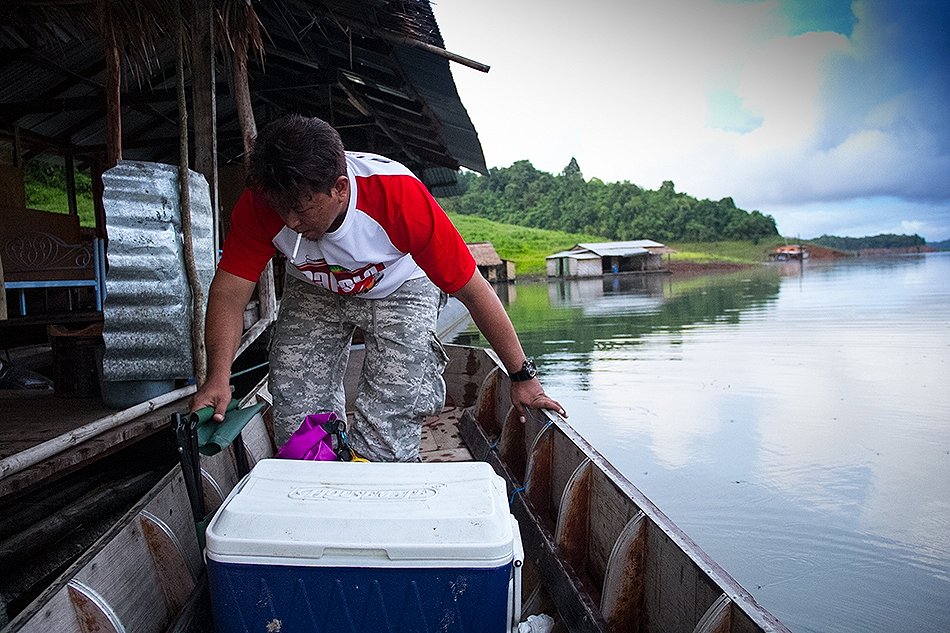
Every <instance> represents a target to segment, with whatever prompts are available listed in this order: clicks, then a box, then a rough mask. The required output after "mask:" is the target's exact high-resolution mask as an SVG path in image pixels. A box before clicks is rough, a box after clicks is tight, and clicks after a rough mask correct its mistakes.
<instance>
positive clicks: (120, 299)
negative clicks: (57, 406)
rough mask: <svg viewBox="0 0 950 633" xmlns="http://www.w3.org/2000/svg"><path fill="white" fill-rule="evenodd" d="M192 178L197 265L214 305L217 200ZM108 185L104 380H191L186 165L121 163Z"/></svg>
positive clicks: (105, 176)
mask: <svg viewBox="0 0 950 633" xmlns="http://www.w3.org/2000/svg"><path fill="white" fill-rule="evenodd" d="M190 173H191V180H190V183H191V187H190V191H191V217H192V232H193V235H194V251H195V260H196V266H197V267H198V275H199V278H200V280H201V285H202V286H203V288H204V297H205V300H206V299H207V296H208V287H209V286H210V284H211V278H212V276H213V275H214V267H215V257H214V240H213V237H212V232H211V223H212V217H211V198H210V194H209V191H208V184H207V182H206V181H205V179H204V176H202V175H201V174H198V173H196V172H190ZM102 180H103V183H104V185H105V191H104V193H103V202H104V204H105V207H106V217H107V218H108V223H107V227H108V231H109V250H108V262H109V268H108V271H107V272H106V301H105V304H104V306H103V318H104V321H105V325H104V327H103V338H104V339H105V345H106V351H105V357H104V359H103V375H104V377H105V378H106V379H107V380H113V381H117V380H167V379H171V378H190V377H191V376H192V375H193V371H192V355H191V321H192V310H191V291H190V289H189V286H188V280H187V277H186V275H185V264H184V251H183V244H184V243H183V240H182V234H181V211H180V209H179V201H178V189H179V187H178V167H175V166H172V165H163V164H159V163H144V162H135V161H121V162H120V163H119V164H118V165H117V166H116V167H114V168H112V169H110V170H109V171H107V172H106V173H105V174H103V177H102Z"/></svg>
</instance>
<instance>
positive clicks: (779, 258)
mask: <svg viewBox="0 0 950 633" xmlns="http://www.w3.org/2000/svg"><path fill="white" fill-rule="evenodd" d="M801 259H808V249H806V248H805V247H804V246H802V245H801V244H787V245H785V246H779V247H778V248H776V249H775V250H774V251H772V252H771V253H769V261H773V262H785V261H789V260H801Z"/></svg>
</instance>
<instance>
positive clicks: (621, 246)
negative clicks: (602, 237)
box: [574, 240, 663, 257]
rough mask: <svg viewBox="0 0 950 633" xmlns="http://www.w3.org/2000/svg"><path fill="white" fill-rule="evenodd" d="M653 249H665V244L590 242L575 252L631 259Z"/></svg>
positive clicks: (644, 241)
mask: <svg viewBox="0 0 950 633" xmlns="http://www.w3.org/2000/svg"><path fill="white" fill-rule="evenodd" d="M651 248H663V244H660V243H659V242H654V241H653V240H634V241H629V242H588V243H586V244H578V245H577V246H575V247H574V249H575V250H578V249H584V250H588V251H590V252H592V253H597V254H598V255H600V256H601V257H630V256H632V255H643V254H645V253H648V252H650V251H649V250H648V249H651Z"/></svg>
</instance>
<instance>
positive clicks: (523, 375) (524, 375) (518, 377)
mask: <svg viewBox="0 0 950 633" xmlns="http://www.w3.org/2000/svg"><path fill="white" fill-rule="evenodd" d="M537 375H538V370H537V368H536V367H535V366H534V361H533V360H531V359H530V358H526V359H525V360H524V363H522V364H521V370H520V371H516V372H514V373H513V374H508V377H509V378H511V381H512V382H524V381H525V380H531V379H532V378H534V377H535V376H537Z"/></svg>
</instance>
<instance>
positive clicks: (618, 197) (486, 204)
mask: <svg viewBox="0 0 950 633" xmlns="http://www.w3.org/2000/svg"><path fill="white" fill-rule="evenodd" d="M459 192H460V193H459V194H458V195H455V196H452V197H448V198H442V199H441V200H440V202H441V203H442V204H443V206H444V207H445V208H446V209H447V210H449V211H455V212H457V213H464V214H468V215H476V216H480V217H484V218H488V219H490V220H495V221H496V222H504V223H506V224H517V225H521V226H530V227H535V228H544V229H557V230H560V231H568V232H572V233H589V234H593V235H601V236H603V237H605V238H607V239H611V240H636V239H652V240H657V241H665V242H670V241H685V242H713V241H718V240H752V241H753V242H758V240H759V239H761V238H766V237H773V236H777V235H778V230H777V229H776V226H775V220H774V219H773V218H772V217H771V216H769V215H765V214H763V213H761V212H759V211H751V212H749V211H745V210H743V209H740V208H738V207H736V205H735V202H733V200H732V198H723V199H722V200H719V201H712V200H699V199H696V198H694V197H692V196H689V195H687V194H685V193H681V192H677V191H676V190H675V186H674V184H673V182H672V181H669V180H667V181H665V182H664V183H663V184H662V185H661V186H660V188H659V189H656V190H650V189H644V188H642V187H639V186H637V185H635V184H633V183H630V182H627V181H624V182H617V183H605V182H603V181H601V180H599V179H597V178H591V179H590V180H585V179H584V176H583V174H582V173H581V169H580V166H579V165H578V164H577V161H576V160H575V159H574V158H571V162H570V163H569V164H568V165H567V167H565V168H564V170H563V171H562V172H561V173H560V174H557V175H554V174H550V173H548V172H544V171H540V170H538V169H535V167H534V166H533V165H532V164H531V162H530V161H527V160H520V161H517V162H515V163H514V164H512V165H511V166H510V167H493V168H491V169H490V170H489V175H488V176H487V177H485V176H481V175H479V174H475V173H472V172H463V173H460V174H459Z"/></svg>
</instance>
